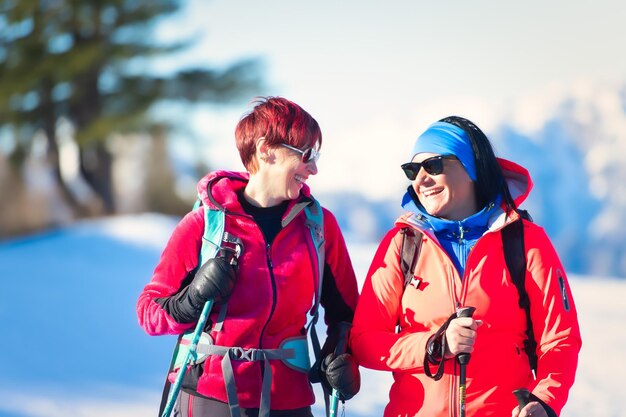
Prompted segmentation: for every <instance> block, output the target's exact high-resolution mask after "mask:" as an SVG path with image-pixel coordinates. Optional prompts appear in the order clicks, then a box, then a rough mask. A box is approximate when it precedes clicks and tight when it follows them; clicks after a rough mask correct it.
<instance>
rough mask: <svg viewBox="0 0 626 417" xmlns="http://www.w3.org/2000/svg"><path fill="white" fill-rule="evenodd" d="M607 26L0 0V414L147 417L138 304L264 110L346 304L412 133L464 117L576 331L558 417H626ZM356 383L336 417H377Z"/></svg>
mask: <svg viewBox="0 0 626 417" xmlns="http://www.w3.org/2000/svg"><path fill="white" fill-rule="evenodd" d="M625 18H626V5H624V4H623V2H618V1H616V0H615V1H614V0H596V1H594V2H588V1H584V0H569V1H564V0H554V1H550V2H545V1H543V2H542V1H538V0H528V1H525V2H522V3H516V4H513V3H510V2H493V1H484V0H476V1H472V2H468V1H455V0H450V1H440V2H423V1H419V0H397V1H393V2H375V1H356V0H339V1H330V0H318V1H315V2H286V1H278V0H266V1H264V2H255V1H250V0H241V1H228V0H151V1H140V0H89V1H87V0H0V297H1V299H0V337H1V338H2V341H3V343H2V347H1V348H0V416H2V417H5V416H11V417H16V416H20V417H24V416H28V417H57V416H58V417H61V416H67V415H73V416H78V417H82V416H84V417H109V416H110V417H113V416H115V417H125V416H129V417H130V416H133V417H137V416H141V417H143V416H152V415H155V414H156V409H157V407H158V403H159V401H160V391H161V388H162V384H163V378H164V374H165V371H166V366H167V363H168V361H169V358H170V356H171V351H172V348H173V345H174V342H175V338H174V337H173V336H172V337H149V336H147V335H146V334H145V333H144V332H143V330H142V329H141V328H140V327H139V326H138V325H137V319H136V312H135V303H136V300H137V296H138V294H139V292H140V291H141V289H142V288H143V286H144V285H145V284H146V283H147V282H148V281H149V279H150V276H151V274H152V270H153V268H154V266H155V265H156V263H157V261H158V258H159V254H160V251H161V250H162V248H163V247H164V245H165V242H166V241H167V238H168V236H169V234H170V233H171V230H172V228H173V227H174V225H175V224H176V222H177V221H178V219H179V218H180V216H181V215H183V214H184V213H186V212H187V211H188V210H189V209H190V208H191V206H192V204H193V202H194V201H195V195H196V190H195V184H196V182H197V181H198V179H199V178H201V177H202V176H203V175H204V174H205V173H206V172H207V171H209V170H213V169H232V170H242V169H243V166H242V164H241V162H240V160H239V157H238V154H237V151H236V149H235V144H234V128H235V125H236V124H237V122H238V120H239V118H240V117H241V116H242V115H243V114H244V113H245V112H247V111H249V110H250V108H251V106H252V101H253V100H254V97H256V96H265V95H271V96H275V95H280V96H284V97H287V98H289V99H291V100H293V101H295V102H296V103H298V104H300V105H301V106H302V107H304V108H305V109H306V110H307V111H309V112H310V113H311V114H312V115H313V116H314V117H315V118H316V119H317V121H318V122H319V123H320V126H321V128H322V131H323V146H322V149H321V150H322V158H321V159H320V161H319V163H318V168H319V173H318V175H316V176H315V177H312V178H310V179H309V184H310V185H311V188H312V190H313V193H314V194H315V196H316V197H317V198H318V199H319V200H320V201H321V202H322V204H323V205H325V206H326V207H328V208H330V209H331V210H332V211H333V212H334V213H335V215H336V216H337V218H338V220H339V222H340V225H341V227H342V229H343V231H344V234H345V236H346V240H347V242H348V248H349V251H350V254H351V257H352V260H353V263H354V266H355V270H356V271H357V276H358V279H359V283H360V285H362V282H363V279H364V277H365V273H366V271H367V269H368V267H369V262H370V260H371V258H372V255H373V252H374V250H375V247H376V244H377V242H378V241H379V239H380V238H381V236H382V234H383V233H384V232H385V231H386V230H387V229H389V227H390V226H391V225H392V222H393V220H394V219H395V217H396V216H397V215H398V214H400V199H401V196H402V194H403V193H404V190H405V189H406V187H407V186H408V185H409V184H408V181H407V180H406V178H405V177H404V175H403V174H402V172H401V170H400V168H399V165H400V164H401V163H404V162H407V160H408V158H410V156H411V155H410V154H409V151H410V149H411V147H412V145H413V142H414V140H415V139H416V138H417V136H418V135H419V134H420V133H421V132H422V131H424V130H425V129H426V128H427V126H428V125H429V124H430V123H432V122H434V121H436V120H438V119H440V118H443V117H445V116H448V115H452V114H456V115H460V116H464V117H467V118H469V119H470V120H472V121H474V122H475V123H476V124H477V125H478V126H480V127H481V128H482V129H483V130H484V131H485V132H486V133H487V135H488V136H489V137H490V139H491V141H492V143H493V144H494V146H495V148H496V153H497V154H499V155H500V156H503V157H505V158H509V159H512V160H514V161H515V162H517V163H519V164H521V165H523V166H525V167H526V168H528V170H529V171H530V174H531V176H532V177H533V179H534V182H535V188H534V190H533V191H532V193H531V195H530V198H529V199H528V201H527V202H526V203H525V204H524V205H523V208H526V209H528V210H529V211H530V213H531V215H532V216H533V218H534V219H535V221H536V222H537V223H538V224H540V225H542V226H543V227H544V228H545V229H546V231H547V233H548V235H549V236H550V237H551V239H552V241H553V243H554V245H555V246H556V248H557V251H558V252H559V254H560V256H561V258H562V261H563V263H564V264H565V267H566V270H567V271H568V275H569V277H570V279H571V283H572V289H573V291H574V295H575V298H576V302H577V307H578V311H579V318H580V320H581V328H582V332H583V340H584V343H583V350H582V352H581V360H580V365H579V371H578V376H577V381H576V384H575V385H574V387H573V389H572V392H571V397H570V401H569V404H568V408H567V409H566V410H565V411H564V413H563V415H566V416H570V417H575V416H583V415H584V416H605V417H606V416H611V417H618V416H620V417H621V416H626V411H625V410H624V408H623V407H622V406H621V403H622V397H623V392H622V391H623V389H620V387H621V384H620V381H621V380H622V379H623V375H624V373H626V362H624V361H623V360H621V358H623V353H624V352H623V346H624V345H625V343H626V333H625V332H622V331H620V330H619V329H621V327H623V322H624V320H626V310H624V309H623V300H624V297H626V279H624V278H626V221H624V220H625V217H624V213H626V54H624V53H623V49H624V47H623V45H622V44H623V40H624V39H626V25H624V23H623V22H624V20H625ZM320 331H321V332H323V329H321V330H320ZM599 360H601V362H599ZM363 374H364V382H363V388H362V392H361V393H360V394H359V396H358V397H356V398H355V400H352V401H350V402H349V403H348V405H347V409H348V413H349V415H359V416H362V417H373V416H378V415H381V414H382V410H383V408H384V406H385V403H386V397H387V392H388V385H389V384H390V381H391V376H390V375H389V374H388V373H382V374H381V373H375V372H374V371H369V370H365V369H364V370H363ZM322 410H323V401H321V399H318V404H317V405H316V408H315V411H316V414H317V415H322V414H323V411H322Z"/></svg>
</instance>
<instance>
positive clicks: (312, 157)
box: [280, 143, 320, 164]
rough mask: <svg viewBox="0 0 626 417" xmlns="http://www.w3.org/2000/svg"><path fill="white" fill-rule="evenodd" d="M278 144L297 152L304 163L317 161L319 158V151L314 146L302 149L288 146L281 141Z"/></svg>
mask: <svg viewBox="0 0 626 417" xmlns="http://www.w3.org/2000/svg"><path fill="white" fill-rule="evenodd" d="M280 145H281V146H283V147H285V148H287V149H291V150H292V151H294V152H298V153H299V154H300V159H301V160H302V162H304V163H305V164H307V163H309V162H311V161H315V162H317V160H318V159H320V153H319V152H318V151H317V150H316V149H315V148H307V149H305V150H302V149H298V148H294V147H293V146H289V145H287V144H286V143H281V144H280Z"/></svg>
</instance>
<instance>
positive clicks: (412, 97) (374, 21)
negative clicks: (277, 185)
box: [158, 0, 626, 198]
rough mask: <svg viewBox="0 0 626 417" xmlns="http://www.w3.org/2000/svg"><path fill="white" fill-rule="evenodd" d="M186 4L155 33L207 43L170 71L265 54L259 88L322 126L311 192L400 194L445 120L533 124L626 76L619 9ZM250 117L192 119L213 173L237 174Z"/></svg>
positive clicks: (405, 0) (406, 2) (326, 0)
mask: <svg viewBox="0 0 626 417" xmlns="http://www.w3.org/2000/svg"><path fill="white" fill-rule="evenodd" d="M187 4H188V6H187V8H185V10H184V11H183V12H182V13H180V15H179V16H177V17H176V18H175V19H170V20H168V21H167V22H164V23H163V24H162V25H161V27H160V29H159V32H158V33H159V36H160V37H162V38H163V39H171V38H175V37H181V36H182V37H187V38H190V37H193V38H196V39H198V41H197V43H196V45H195V46H194V47H193V48H192V49H190V50H189V51H188V53H186V54H183V55H181V56H179V57H177V59H175V60H168V61H166V62H163V63H161V66H162V68H168V67H169V68H172V67H174V66H178V65H186V64H187V65H212V66H220V65H224V64H227V63H229V62H234V61H235V60H237V59H240V58H248V57H259V58H261V59H263V62H264V75H265V79H266V83H267V88H266V89H264V90H263V94H266V95H282V96H285V97H287V98H289V99H292V100H294V101H295V102H297V103H298V104H300V105H301V106H302V107H304V108H305V109H306V110H307V111H309V112H310V113H311V114H312V115H313V116H314V117H315V118H316V119H317V120H318V122H319V123H320V125H321V127H322V131H323V135H324V144H323V147H322V158H321V159H320V162H319V164H318V167H319V174H318V175H317V176H316V177H315V178H313V179H311V180H310V181H309V182H310V183H311V184H312V186H313V190H314V191H315V190H319V191H337V190H341V189H352V190H356V191H359V192H362V193H364V194H365V195H368V196H369V197H371V198H388V197H390V196H391V197H393V196H395V195H399V194H400V193H401V192H402V190H403V189H404V187H405V181H404V179H403V178H402V176H401V173H400V170H399V167H398V165H399V164H401V163H403V162H406V159H407V158H409V157H410V155H408V151H409V150H410V149H411V146H412V144H413V141H414V140H415V138H416V137H417V136H418V135H419V133H421V132H422V131H423V130H425V129H426V127H427V126H428V125H429V124H430V123H432V122H434V121H436V120H438V119H440V118H442V117H445V116H448V115H451V114H458V115H461V116H465V117H468V118H470V119H471V120H473V121H474V122H475V123H476V124H478V125H479V126H480V127H481V128H483V130H485V131H486V132H487V133H489V131H490V130H492V129H494V128H495V127H496V126H497V125H498V124H499V123H502V122H503V121H512V120H515V121H516V123H517V124H518V125H520V126H519V127H520V128H522V129H524V128H526V129H527V130H528V129H532V127H533V126H535V125H536V124H538V123H539V124H540V122H541V120H539V121H537V120H533V119H537V118H539V119H541V117H542V114H537V112H536V111H534V110H536V109H538V108H544V107H543V106H541V103H543V102H545V101H546V100H551V99H552V100H553V99H554V97H553V96H554V95H562V94H565V93H566V92H567V91H572V90H575V89H577V88H580V85H589V83H591V85H592V86H594V85H598V84H600V85H607V84H608V85H623V84H624V83H625V82H626V54H623V53H621V52H619V51H621V49H622V47H623V45H621V43H622V40H623V39H626V26H625V25H624V24H623V20H624V18H626V5H624V4H623V3H622V2H618V1H610V0H598V1H594V2H590V1H581V0H575V1H567V2H566V1H563V0H556V1H550V2H541V1H537V0H531V1H526V2H517V3H512V2H495V1H485V0H479V1H472V2H468V1H446V2H424V1H410V0H399V1H394V2H374V1H356V0H346V1H331V0H321V1H316V2H284V1H278V0H269V1H264V2H256V1H228V0H213V1H206V0H189V1H188V3H187ZM591 88H593V87H591ZM247 110H249V107H248V106H247V105H246V104H243V105H241V106H235V107H234V108H228V109H223V108H219V109H216V108H212V109H211V110H195V111H191V112H188V113H186V114H185V115H184V117H185V121H188V122H189V125H191V126H194V127H195V129H196V130H197V132H198V135H199V137H200V139H199V141H198V142H195V145H194V146H199V147H200V148H199V149H200V152H202V154H203V155H204V156H205V159H207V160H208V161H209V162H210V163H212V164H213V166H216V167H218V166H219V167H220V168H228V169H242V166H241V163H240V161H239V160H238V156H237V153H236V150H235V148H234V143H233V142H234V139H233V131H234V127H235V124H236V123H237V121H238V119H239V117H240V116H241V115H242V114H243V113H244V112H245V111H247ZM533 123H534V125H533ZM182 148H183V147H181V149H180V150H179V152H181V153H184V152H187V154H191V155H194V154H197V153H198V148H193V147H192V148H190V147H189V146H188V147H187V148H186V150H185V149H182ZM496 151H497V150H496ZM372 165H376V168H375V169H367V167H368V166H372Z"/></svg>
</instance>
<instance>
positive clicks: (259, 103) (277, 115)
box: [235, 97, 322, 173]
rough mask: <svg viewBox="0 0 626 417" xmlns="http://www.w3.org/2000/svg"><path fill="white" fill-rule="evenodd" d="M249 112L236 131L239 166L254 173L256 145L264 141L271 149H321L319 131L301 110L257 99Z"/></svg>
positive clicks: (283, 101) (288, 103) (281, 101)
mask: <svg viewBox="0 0 626 417" xmlns="http://www.w3.org/2000/svg"><path fill="white" fill-rule="evenodd" d="M252 103H253V104H255V105H254V107H253V108H252V110H251V111H250V112H248V113H246V114H244V115H243V116H242V117H241V119H240V120H239V123H237V127H236V128H235V141H236V145H237V149H238V150H239V156H240V158H241V162H243V165H244V166H245V167H246V169H247V170H248V171H249V172H251V173H254V172H255V171H256V170H257V169H258V166H257V164H256V161H255V159H254V154H255V152H256V142H257V140H258V139H259V138H261V137H265V140H266V141H267V144H268V145H269V146H270V147H278V146H279V145H280V144H281V143H286V144H288V145H290V146H293V147H296V148H298V149H302V148H305V147H313V146H316V145H317V146H318V148H319V147H321V146H322V131H321V130H320V127H319V125H318V123H317V121H316V120H315V119H314V118H313V117H312V116H311V115H310V114H309V113H308V112H306V111H305V110H304V109H303V108H302V107H300V106H299V105H297V104H296V103H294V102H293V101H290V100H287V99H285V98H282V97H257V98H256V99H255V100H254V101H253V102H252Z"/></svg>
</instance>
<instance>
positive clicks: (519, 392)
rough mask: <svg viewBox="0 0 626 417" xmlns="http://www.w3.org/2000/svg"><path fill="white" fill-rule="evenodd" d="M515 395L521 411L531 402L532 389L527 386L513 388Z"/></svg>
mask: <svg viewBox="0 0 626 417" xmlns="http://www.w3.org/2000/svg"><path fill="white" fill-rule="evenodd" d="M513 395H515V398H516V399H517V404H518V405H519V409H520V411H521V410H522V408H524V407H526V405H527V404H528V403H529V402H530V391H528V390H527V389H526V388H519V389H516V390H513Z"/></svg>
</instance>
